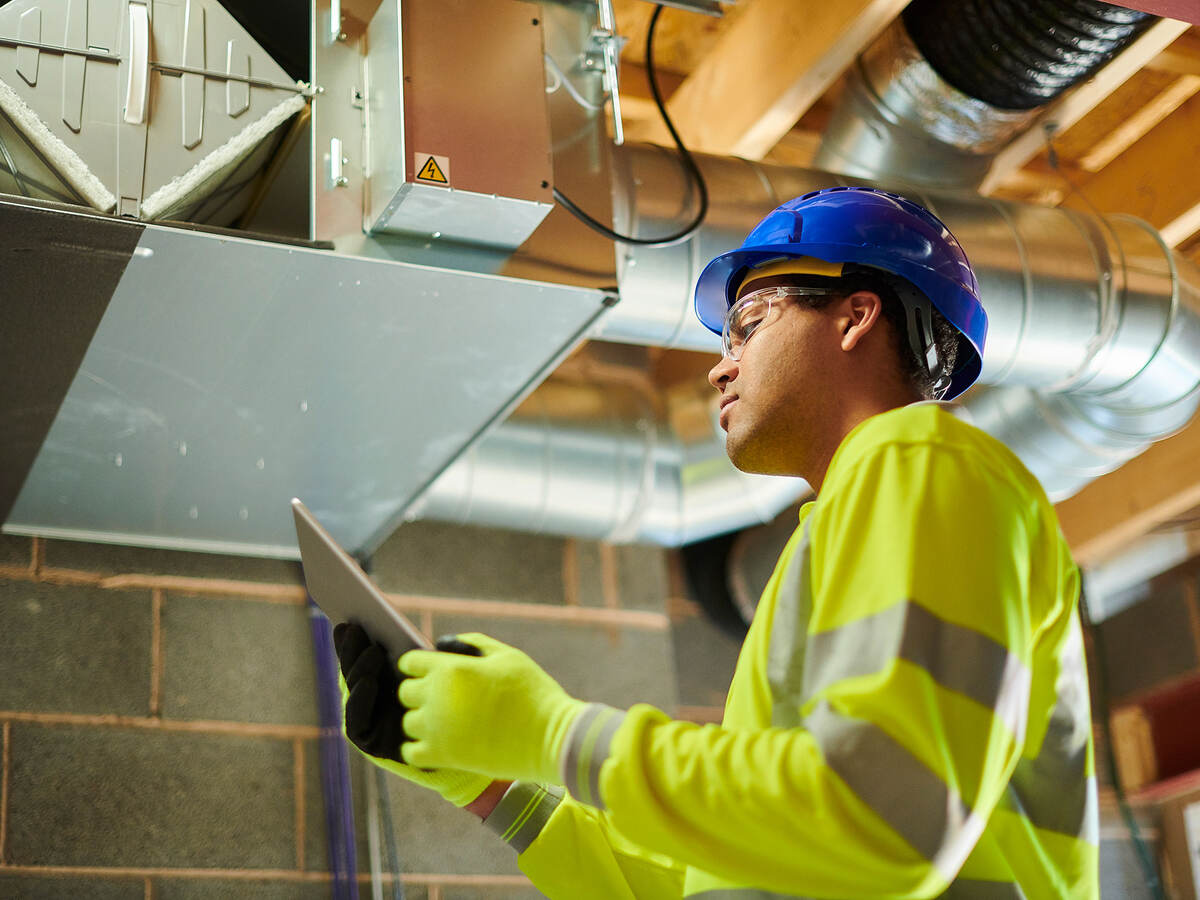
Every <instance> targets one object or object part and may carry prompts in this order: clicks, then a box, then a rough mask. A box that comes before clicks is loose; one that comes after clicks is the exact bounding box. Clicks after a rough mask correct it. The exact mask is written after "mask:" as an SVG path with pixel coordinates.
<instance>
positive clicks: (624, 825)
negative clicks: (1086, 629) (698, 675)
mask: <svg viewBox="0 0 1200 900" xmlns="http://www.w3.org/2000/svg"><path fill="white" fill-rule="evenodd" d="M977 466H978V463H976V462H975V461H974V460H970V461H968V459H967V458H964V459H961V460H960V459H959V458H958V457H957V456H955V455H954V454H953V453H949V452H943V450H941V449H939V451H938V453H937V455H936V456H934V455H932V454H931V451H930V448H929V447H928V446H925V445H920V444H918V445H914V446H911V447H910V446H907V445H902V444H885V445H883V446H882V447H880V448H878V449H877V450H875V451H873V452H872V453H871V454H870V455H869V456H866V457H864V458H863V459H861V460H859V461H858V462H857V463H856V464H855V465H854V466H853V467H852V468H851V469H850V470H849V471H848V472H847V471H843V472H842V473H841V475H840V476H839V483H838V484H837V485H836V486H834V485H829V484H827V485H826V489H834V488H835V489H834V490H832V491H831V493H830V494H829V495H828V496H829V501H828V502H826V503H825V504H824V505H822V506H821V507H820V509H819V510H818V509H814V512H813V514H812V516H811V517H810V519H809V522H808V525H809V528H810V531H809V540H810V542H811V547H810V550H809V552H807V553H805V554H801V555H798V556H802V557H803V558H804V559H805V560H806V561H807V562H805V563H803V564H800V563H797V564H795V565H794V566H793V567H792V568H795V569H796V570H797V571H789V572H787V573H785V576H783V577H784V579H785V580H786V579H790V582H791V588H790V589H792V590H794V591H795V592H796V594H797V598H796V602H797V603H799V604H800V605H801V607H802V608H803V607H804V606H805V605H806V604H807V605H808V606H809V609H810V611H809V613H808V614H807V615H801V616H799V617H798V618H797V621H799V622H800V623H801V624H800V625H799V626H798V627H799V628H805V627H806V626H805V625H804V623H805V622H807V629H806V630H807V638H806V640H804V641H802V642H800V643H801V644H802V645H803V647H802V649H801V650H799V651H796V649H795V648H794V647H793V648H792V650H793V652H792V654H791V655H790V656H789V655H787V654H784V655H783V656H781V657H779V658H776V659H772V660H771V661H770V662H769V663H768V673H767V674H768V678H769V681H770V682H771V695H772V702H773V704H774V712H773V726H772V727H769V728H765V729H762V730H758V731H743V730H730V729H727V728H723V727H718V726H713V725H704V726H699V725H695V724H692V723H685V722H678V721H671V720H670V719H669V718H668V717H667V716H666V715H664V714H663V713H661V712H659V711H658V710H656V709H654V708H652V707H649V706H641V705H639V706H635V707H633V708H632V709H630V710H629V711H628V712H621V711H618V710H614V709H611V708H609V707H604V706H600V705H592V706H589V707H588V710H587V711H586V712H585V713H584V714H583V715H581V716H580V718H579V720H577V722H576V725H575V727H573V729H572V731H571V733H570V734H568V736H567V748H566V752H565V753H564V758H565V765H564V782H565V784H566V786H567V788H568V789H569V791H570V793H571V795H572V796H574V797H575V798H576V799H579V800H581V801H583V802H585V803H590V804H593V805H595V806H596V807H597V808H600V809H606V810H607V814H608V817H609V821H610V822H611V823H612V825H613V826H615V827H616V828H618V829H620V831H621V833H623V834H624V835H627V836H628V837H629V838H630V839H632V840H634V841H637V842H638V843H639V844H640V845H642V846H645V847H647V848H652V849H654V850H656V851H659V852H662V853H665V854H668V855H669V856H671V857H673V858H675V859H678V860H680V861H682V862H685V863H688V864H691V865H695V866H697V867H699V868H701V869H704V870H707V871H708V872H711V873H713V874H714V875H717V876H719V877H721V878H724V879H728V880H729V881H731V882H733V883H736V884H741V885H745V886H753V887H759V888H764V889H769V890H776V891H781V892H785V893H799V892H803V893H806V894H814V895H817V896H835V897H843V898H866V897H874V898H878V897H883V896H890V897H911V898H918V897H935V896H938V895H940V894H941V893H942V892H943V891H945V889H946V887H947V885H948V884H949V883H950V882H951V881H953V880H954V878H955V876H956V874H957V873H958V872H959V870H960V868H961V867H962V865H963V862H964V860H965V859H966V858H967V856H968V855H969V854H970V852H971V850H972V849H973V847H974V846H975V845H976V843H977V841H978V839H979V837H980V835H981V834H982V832H983V830H984V827H985V826H986V824H987V821H988V818H989V816H990V815H991V812H992V810H993V809H994V808H995V806H996V804H997V802H998V800H999V799H1000V797H1001V796H1002V794H1003V792H1004V790H1005V786H1006V785H1007V783H1008V780H1009V777H1010V775H1011V773H1012V772H1013V769H1014V767H1015V765H1016V763H1017V761H1018V758H1019V755H1020V751H1021V746H1022V744H1023V741H1024V737H1023V735H1024V730H1025V719H1026V714H1027V710H1028V698H1029V686H1030V674H1029V659H1030V653H1031V646H1030V645H1031V626H1030V614H1029V610H1028V605H1029V604H1028V593H1029V591H1028V581H1029V569H1030V566H1031V563H1030V558H1031V556H1032V553H1031V550H1030V543H1029V542H1030V540H1031V539H1033V538H1032V536H1031V535H1029V534H1027V533H1026V529H1027V525H1026V515H1025V513H1024V512H1023V509H1024V506H1023V505H1022V502H1020V500H1019V499H1014V497H1015V496H1016V495H1015V494H1014V488H1013V487H1012V486H1011V485H1010V484H1008V483H1006V482H1005V481H1004V479H1003V478H1000V477H993V476H992V474H991V473H981V472H979V471H978V469H977V468H976V467H977ZM1025 506H1028V504H1025ZM778 628H779V623H778V618H777V619H776V624H775V626H774V629H775V630H778ZM771 637H772V648H771V650H772V653H773V654H774V653H775V651H776V650H777V643H778V642H776V641H775V638H776V637H777V635H775V634H774V633H772V635H771Z"/></svg>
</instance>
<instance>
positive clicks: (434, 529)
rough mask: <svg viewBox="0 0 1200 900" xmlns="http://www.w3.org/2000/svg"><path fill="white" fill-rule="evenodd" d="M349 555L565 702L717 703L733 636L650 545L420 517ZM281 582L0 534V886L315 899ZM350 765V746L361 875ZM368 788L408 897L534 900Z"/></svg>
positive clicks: (210, 559) (679, 708)
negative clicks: (546, 674)
mask: <svg viewBox="0 0 1200 900" xmlns="http://www.w3.org/2000/svg"><path fill="white" fill-rule="evenodd" d="M372 564H373V574H374V575H375V577H376V579H377V580H378V581H379V583H380V584H381V585H382V586H383V587H384V589H385V590H386V591H388V592H389V593H391V594H393V595H394V596H395V597H396V598H397V602H398V603H399V604H400V606H401V607H402V608H404V609H405V610H406V611H407V612H408V613H409V614H410V615H411V616H412V617H413V619H414V621H416V622H417V623H418V624H419V625H420V627H421V628H422V629H423V630H424V631H425V632H426V633H427V634H429V635H431V636H436V635H438V634H443V633H448V632H454V631H467V630H481V631H486V632H488V633H490V634H493V635H495V636H496V637H498V638H500V639H501V640H505V641H508V642H510V643H513V644H516V645H518V646H520V647H522V648H523V649H524V650H526V651H527V652H528V653H530V655H532V656H533V657H534V658H535V659H537V660H538V661H539V662H540V663H541V664H542V665H544V666H545V667H546V669H547V670H548V671H550V672H551V673H552V674H554V675H555V676H556V677H557V678H559V680H560V681H561V682H562V683H563V684H564V686H565V687H566V688H567V689H568V690H569V691H571V692H573V693H575V694H576V695H577V696H580V697H583V698H587V699H594V700H601V701H605V702H608V703H612V704H614V705H618V706H629V705H631V704H633V703H635V702H639V701H644V702H650V703H654V704H655V705H657V706H659V707H660V708H663V709H665V710H667V711H668V712H671V713H673V714H675V715H677V716H681V717H690V718H694V719H697V720H701V721H711V720H716V719H719V716H720V705H721V703H722V702H723V698H724V691H725V688H726V686H727V685H728V681H729V677H730V675H731V674H732V671H733V665H734V661H735V659H736V652H737V643H736V642H735V641H731V640H730V639H728V638H725V637H723V636H721V635H719V634H718V633H716V631H715V630H714V629H712V628H711V627H710V626H708V625H707V623H706V621H705V620H703V619H702V618H700V617H699V613H698V611H697V610H696V608H695V607H694V606H692V605H691V604H690V603H689V602H688V601H686V600H685V599H684V598H683V585H682V580H681V578H680V577H679V573H678V572H677V570H676V568H675V563H674V559H673V555H672V554H669V553H667V552H665V551H662V550H660V549H657V548H652V547H642V546H632V547H616V546H609V545H604V544H598V543H594V542H585V541H574V540H563V539H556V538H547V537H536V536H529V535H520V534H515V533H510V532H502V531H494V530H488V529H478V528H459V527H451V526H446V525H439V524H435V523H423V522H421V523H413V524H411V525H406V526H405V527H404V528H402V529H401V530H400V532H398V533H397V535H396V536H394V537H393V538H392V539H391V540H390V541H389V542H388V543H386V544H385V545H384V546H383V547H382V548H381V549H380V550H379V552H378V553H377V554H376V556H375V558H374V560H373V561H372ZM302 584H303V583H302V577H301V573H300V570H299V567H298V566H297V565H295V564H292V563H286V562H280V561H274V560H261V559H244V558H235V557H223V556H215V555H207V554H192V553H182V552H168V551H157V550H145V549H135V548H126V547H116V546H106V545H99V544H82V543H73V542H66V541H55V540H41V539H29V538H18V537H12V536H0V635H3V636H4V639H5V640H4V651H3V653H2V654H0V898H9V897H20V898H38V897H63V896H79V897H83V896H86V897H89V898H109V897H111V898H131V900H132V898H140V900H144V898H157V900H167V898H172V900H173V898H187V900H209V898H216V897H237V898H252V900H259V898H261V900H276V898H321V897H329V896H330V895H331V893H332V890H333V886H332V881H331V876H330V872H329V862H328V852H327V849H326V848H327V843H326V841H327V832H326V825H325V815H326V809H325V803H324V799H323V797H322V791H321V777H320V749H319V743H320V742H319V737H320V732H319V727H318V714H317V703H316V679H315V670H314V666H313V662H312V658H313V655H312V641H311V637H310V630H309V629H310V625H309V613H308V609H307V606H306V601H305V595H304V590H303V586H302ZM677 632H678V633H679V635H680V636H681V637H683V638H685V640H682V641H679V640H676V639H675V635H676V633H677ZM676 647H685V648H686V649H685V652H683V653H681V654H677V653H676V652H675V648H676ZM366 769H367V767H366V766H365V765H362V764H360V761H359V759H358V758H357V756H356V755H355V754H354V753H353V752H352V758H351V770H352V780H353V787H354V790H353V795H354V802H355V811H356V819H357V828H356V831H357V856H358V863H359V866H358V867H359V871H360V873H366V872H367V871H368V844H367V826H366V815H365V810H366V800H365V797H366V792H365V784H366V782H365V780H364V779H365V777H366V772H365V770H366ZM386 790H387V794H388V799H389V801H390V805H391V808H392V812H393V818H394V825H395V835H396V848H397V854H398V857H399V860H400V863H401V870H402V872H403V876H402V878H403V883H404V886H405V889H406V896H407V897H408V898H410V900H484V898H512V900H526V898H533V897H538V896H540V894H539V893H538V892H537V891H535V890H534V889H533V888H532V887H531V886H530V885H529V883H528V881H527V880H526V879H525V878H524V876H523V875H521V874H520V872H519V870H518V869H517V867H516V863H515V859H514V857H513V855H512V853H511V851H510V850H509V849H508V848H507V847H505V846H503V845H502V844H500V843H499V841H498V840H497V839H496V838H495V837H494V836H493V835H492V834H491V833H490V832H488V831H487V830H486V829H484V828H483V827H482V826H481V825H480V824H479V822H478V820H477V819H476V818H475V817H474V816H472V815H471V814H469V813H466V812H463V811H461V810H458V809H455V808H454V807H452V806H450V805H449V804H447V803H445V802H444V801H442V800H441V799H440V798H439V797H437V796H436V795H434V794H432V793H430V792H428V791H425V790H422V789H420V788H416V787H414V786H411V785H409V784H408V783H407V782H404V781H402V780H400V779H398V778H394V777H388V778H387V779H386ZM385 867H386V860H385ZM366 878H367V876H366V875H365V874H360V876H359V880H360V885H359V890H360V896H369V890H370V888H369V886H368V884H367V882H366Z"/></svg>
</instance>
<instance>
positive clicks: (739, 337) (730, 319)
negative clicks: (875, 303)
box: [721, 285, 831, 362]
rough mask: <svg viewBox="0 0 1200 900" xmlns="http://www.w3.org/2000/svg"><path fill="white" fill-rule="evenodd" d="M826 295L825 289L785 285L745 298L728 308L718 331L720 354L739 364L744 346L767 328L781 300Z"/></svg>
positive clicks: (763, 290)
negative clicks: (757, 332)
mask: <svg viewBox="0 0 1200 900" xmlns="http://www.w3.org/2000/svg"><path fill="white" fill-rule="evenodd" d="M829 293H831V292H830V291H829V290H827V289H824V288H811V287H791V286H786V285H785V286H782V287H769V288H763V289H762V290H760V291H754V292H753V293H751V294H747V295H746V296H745V297H742V298H740V299H739V300H738V301H737V302H736V303H734V304H733V306H731V307H729V312H727V313H726V314H725V325H724V327H723V328H722V329H721V351H722V352H723V353H724V354H725V356H726V357H728V358H729V359H732V360H733V361H734V362H737V361H738V360H740V359H741V358H742V350H743V349H744V348H745V346H746V342H747V341H749V340H750V337H751V335H753V334H754V332H756V331H757V330H758V329H759V328H761V327H762V326H763V325H764V324H766V322H767V320H768V319H769V318H770V316H771V310H772V309H778V303H779V301H781V300H782V299H783V298H784V297H801V296H824V295H827V294H829Z"/></svg>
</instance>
